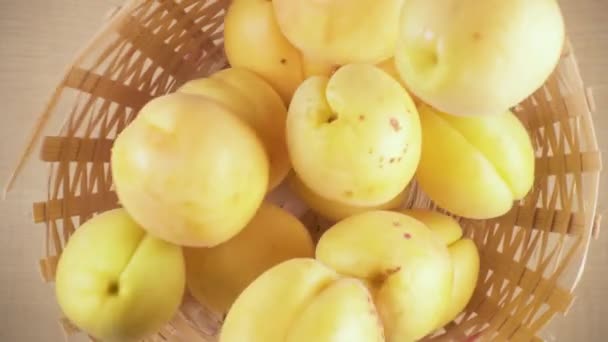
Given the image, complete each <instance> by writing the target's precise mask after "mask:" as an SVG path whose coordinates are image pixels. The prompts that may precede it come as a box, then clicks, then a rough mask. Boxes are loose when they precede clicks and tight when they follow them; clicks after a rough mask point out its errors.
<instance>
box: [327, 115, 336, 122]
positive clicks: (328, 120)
mask: <svg viewBox="0 0 608 342" xmlns="http://www.w3.org/2000/svg"><path fill="white" fill-rule="evenodd" d="M336 120H338V115H336V114H335V113H332V114H331V115H330V116H329V117H328V118H327V120H326V122H327V123H332V122H334V121H336Z"/></svg>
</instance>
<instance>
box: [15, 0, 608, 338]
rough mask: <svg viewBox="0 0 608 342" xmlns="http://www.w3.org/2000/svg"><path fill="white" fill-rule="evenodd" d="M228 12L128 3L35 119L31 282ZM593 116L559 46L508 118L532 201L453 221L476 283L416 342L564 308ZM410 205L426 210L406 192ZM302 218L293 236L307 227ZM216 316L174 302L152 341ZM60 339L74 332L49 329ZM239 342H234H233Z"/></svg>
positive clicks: (172, 1)
mask: <svg viewBox="0 0 608 342" xmlns="http://www.w3.org/2000/svg"><path fill="white" fill-rule="evenodd" d="M228 4H229V1H227V0H207V1H199V0H181V1H179V0H154V1H153V0H149V1H145V0H132V1H130V2H128V3H127V4H126V5H125V6H123V7H122V8H120V9H118V10H117V11H116V12H114V13H111V18H109V19H108V22H107V23H106V25H105V27H104V28H103V29H102V30H101V31H100V33H99V34H97V35H96V36H95V37H94V38H93V39H92V41H91V42H90V43H89V44H88V46H87V47H86V48H85V49H84V50H83V51H82V52H81V53H80V54H79V55H78V57H77V58H76V60H75V61H74V63H73V64H72V65H71V66H70V68H69V69H68V71H67V72H66V74H65V77H64V79H63V81H62V82H61V84H59V86H58V88H57V90H56V91H55V93H54V95H53V96H52V98H51V101H50V102H49V104H48V107H47V108H46V109H45V111H44V112H43V113H42V115H41V118H40V120H39V122H38V125H37V127H36V129H35V132H34V136H33V138H32V142H31V144H30V146H29V148H28V149H27V151H26V153H25V154H24V157H23V159H22V161H21V164H23V162H24V161H25V160H26V158H27V156H28V155H29V154H30V152H31V151H32V150H33V149H34V147H35V146H37V144H36V142H37V140H38V139H37V138H38V137H39V136H41V135H42V131H43V127H44V126H45V123H46V122H47V121H48V119H49V118H50V117H51V116H53V115H63V116H65V118H66V119H65V120H66V121H65V123H64V125H63V128H62V129H61V131H60V132H58V134H56V135H53V136H46V137H45V138H44V139H43V140H42V145H41V150H40V158H41V159H42V161H44V162H47V163H48V164H49V165H50V176H49V178H48V197H47V199H46V200H45V201H42V202H40V203H35V204H34V211H33V212H34V221H35V222H37V223H42V224H45V225H46V249H45V256H44V258H43V259H42V260H41V261H40V271H41V273H42V276H43V278H44V281H46V282H52V281H53V279H54V274H55V268H56V265H57V260H58V257H59V255H60V254H61V252H62V248H63V246H65V244H66V242H67V240H68V239H69V237H70V235H71V234H72V233H73V232H74V229H76V228H77V227H78V226H79V225H80V224H82V223H83V222H85V221H86V220H87V219H89V218H90V217H91V216H92V215H93V214H95V213H99V212H102V211H105V210H108V209H111V208H115V207H117V206H118V203H117V197H116V194H115V192H114V191H113V185H112V178H111V173H110V170H109V166H110V165H109V161H110V149H111V147H112V142H113V140H114V138H115V137H116V135H117V134H118V133H119V132H120V131H121V130H122V129H123V128H124V127H125V125H127V124H128V123H129V122H130V121H131V120H132V119H133V118H134V117H135V115H136V114H137V112H138V109H139V108H140V107H142V105H144V104H145V103H146V102H147V101H148V100H150V99H151V98H153V97H155V96H159V95H162V94H165V93H168V92H170V91H173V90H175V89H176V88H177V87H179V86H180V85H181V84H182V83H184V82H186V81H187V80H189V79H192V78H196V77H201V76H205V75H208V74H210V73H212V72H214V71H216V70H219V69H221V68H223V67H225V66H226V60H225V57H224V55H223V45H222V30H223V16H224V14H225V9H226V6H227V5H228ZM592 111H594V104H593V100H592V96H591V92H590V91H589V89H586V88H585V87H584V86H583V83H582V81H581V78H580V75H579V71H578V67H577V64H576V60H575V58H574V55H573V53H572V50H571V47H570V45H569V44H567V46H566V49H565V51H564V53H563V56H562V60H561V63H560V65H559V67H558V69H557V71H556V72H555V73H554V75H553V76H552V77H551V78H550V79H549V80H548V82H547V83H546V84H545V86H544V87H543V88H541V89H539V90H538V91H537V92H536V93H535V94H534V95H533V96H532V97H530V98H529V99H528V100H526V101H524V102H523V103H521V104H520V106H518V107H517V108H516V113H517V114H518V116H519V118H520V119H521V120H522V121H523V123H524V124H525V126H526V127H527V129H528V131H529V133H530V135H531V138H532V142H533V145H534V147H535V150H536V156H537V160H536V181H535V186H534V189H533V191H531V193H530V194H529V195H528V196H527V197H526V198H525V199H524V200H523V201H521V202H519V203H516V204H515V206H514V208H513V209H512V210H511V211H510V212H509V213H508V214H506V215H505V216H503V217H500V218H498V219H493V220H488V221H473V220H462V221H461V222H462V225H463V227H464V228H465V231H466V234H467V235H468V236H470V237H472V238H473V239H474V241H475V242H476V243H477V245H478V247H479V249H480V253H481V257H482V263H481V270H480V278H479V283H478V286H477V289H476V292H475V295H474V297H473V299H472V300H471V302H470V304H469V305H468V308H467V309H466V312H465V313H464V314H463V315H461V316H460V317H459V319H457V320H456V321H455V322H453V323H451V324H450V325H448V326H447V327H446V330H445V331H442V332H438V333H437V334H436V335H435V336H432V337H429V338H427V340H433V341H435V340H442V341H464V340H474V339H475V338H476V337H478V338H480V339H481V340H492V341H501V340H513V341H531V340H532V341H538V340H540V338H539V337H538V335H537V334H538V333H539V331H540V330H541V328H543V327H544V326H545V325H546V324H547V323H548V322H549V321H550V320H551V319H552V318H553V317H554V316H555V315H556V314H558V313H559V314H565V313H566V312H567V311H568V309H569V307H570V305H571V304H572V302H573V299H574V294H573V290H574V288H575V287H576V284H577V282H578V280H579V279H580V276H581V273H582V270H583V266H584V263H585V258H586V253H587V250H588V246H589V242H590V240H591V237H593V236H597V234H598V233H599V217H596V216H595V209H596V204H597V193H598V183H599V173H600V169H601V156H600V152H599V151H598V146H597V143H596V138H595V134H594V130H593V125H592V119H591V112H592ZM411 199H412V201H410V203H413V204H414V205H415V206H418V207H420V206H431V205H432V204H431V203H430V201H428V200H426V199H425V198H424V195H423V194H420V193H418V192H417V191H416V190H415V187H413V188H412V193H411ZM316 221H317V220H316V218H315V217H314V216H312V215H310V214H307V215H306V217H305V222H307V223H308V224H309V225H314V226H316V225H317V224H318V222H316ZM313 228H314V227H313ZM221 321H222V315H221V314H220V313H214V312H211V311H208V310H206V309H205V308H202V307H200V306H199V305H198V304H197V303H195V302H194V301H193V300H191V299H190V298H188V297H187V298H185V300H184V305H183V307H182V310H181V311H180V313H179V314H178V315H176V317H175V318H174V319H173V320H172V321H171V323H170V324H168V325H167V326H166V327H165V328H164V329H163V330H162V331H160V332H159V333H158V334H157V336H154V337H152V338H150V340H155V341H165V340H168V341H209V342H210V341H217V334H218V332H219V328H220V327H221ZM61 323H62V326H63V328H64V330H65V331H66V333H68V334H73V333H76V332H77V329H76V328H75V327H73V326H72V325H71V324H70V323H69V322H68V321H67V320H65V319H62V320H61ZM244 342H245V341H244Z"/></svg>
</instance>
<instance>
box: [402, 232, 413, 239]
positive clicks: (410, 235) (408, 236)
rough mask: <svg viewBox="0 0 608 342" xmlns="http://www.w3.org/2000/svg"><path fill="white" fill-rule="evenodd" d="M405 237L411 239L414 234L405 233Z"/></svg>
mask: <svg viewBox="0 0 608 342" xmlns="http://www.w3.org/2000/svg"><path fill="white" fill-rule="evenodd" d="M403 237H404V238H405V239H406V240H409V239H411V238H412V234H410V233H405V234H403Z"/></svg>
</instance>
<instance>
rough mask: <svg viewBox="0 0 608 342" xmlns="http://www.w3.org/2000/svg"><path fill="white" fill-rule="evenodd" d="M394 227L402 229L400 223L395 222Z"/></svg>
mask: <svg viewBox="0 0 608 342" xmlns="http://www.w3.org/2000/svg"><path fill="white" fill-rule="evenodd" d="M393 226H394V227H401V222H399V221H394V222H393Z"/></svg>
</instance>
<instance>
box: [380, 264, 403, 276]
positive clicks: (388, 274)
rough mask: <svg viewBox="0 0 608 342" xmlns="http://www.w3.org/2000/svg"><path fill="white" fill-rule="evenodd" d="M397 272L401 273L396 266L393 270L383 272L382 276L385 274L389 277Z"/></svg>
mask: <svg viewBox="0 0 608 342" xmlns="http://www.w3.org/2000/svg"><path fill="white" fill-rule="evenodd" d="M399 271H401V266H397V267H395V268H389V269H387V270H386V271H384V274H386V276H387V277H389V276H391V275H393V274H395V273H397V272H399Z"/></svg>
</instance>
